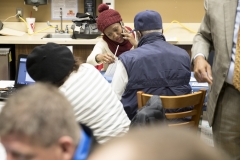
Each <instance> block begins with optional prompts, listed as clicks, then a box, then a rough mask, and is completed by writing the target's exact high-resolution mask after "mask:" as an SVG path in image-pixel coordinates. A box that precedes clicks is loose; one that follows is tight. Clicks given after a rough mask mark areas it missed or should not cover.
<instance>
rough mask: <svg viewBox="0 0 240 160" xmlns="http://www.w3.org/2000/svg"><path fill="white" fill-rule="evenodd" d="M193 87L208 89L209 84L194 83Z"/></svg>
mask: <svg viewBox="0 0 240 160" xmlns="http://www.w3.org/2000/svg"><path fill="white" fill-rule="evenodd" d="M192 86H194V87H198V86H199V87H201V86H202V87H208V83H198V82H193V83H192Z"/></svg>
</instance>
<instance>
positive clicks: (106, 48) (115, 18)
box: [87, 4, 137, 70]
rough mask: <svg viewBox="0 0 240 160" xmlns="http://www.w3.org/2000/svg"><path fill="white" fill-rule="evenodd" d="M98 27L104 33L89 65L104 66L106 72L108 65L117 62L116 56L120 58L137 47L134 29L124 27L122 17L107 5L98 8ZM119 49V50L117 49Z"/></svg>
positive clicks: (88, 60) (95, 47)
mask: <svg viewBox="0 0 240 160" xmlns="http://www.w3.org/2000/svg"><path fill="white" fill-rule="evenodd" d="M98 12H99V15H98V18H97V27H98V30H99V31H101V32H102V33H103V37H102V39H100V40H99V41H98V42H97V44H96V45H95V46H94V48H93V51H92V53H91V54H90V55H89V56H88V58H87V63H90V64H92V65H94V66H96V65H99V64H104V69H103V70H106V68H107V66H108V64H110V63H113V62H114V61H115V58H114V54H115V52H116V50H117V52H116V56H117V57H118V56H119V55H120V54H122V53H123V52H125V51H128V50H130V49H132V48H135V47H137V41H136V40H135V37H134V33H131V31H132V29H131V28H129V27H125V26H123V22H122V18H121V15H120V14H119V13H118V12H117V11H116V10H113V9H109V6H108V5H106V4H100V5H99V6H98ZM117 48H118V49H117Z"/></svg>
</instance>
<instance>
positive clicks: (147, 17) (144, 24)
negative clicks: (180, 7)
mask: <svg viewBox="0 0 240 160" xmlns="http://www.w3.org/2000/svg"><path fill="white" fill-rule="evenodd" d="M154 29H162V17H161V16H160V14H159V13H158V12H156V11H153V10H146V11H142V12H139V13H138V14H137V15H136V16H135V17H134V30H135V31H147V30H154Z"/></svg>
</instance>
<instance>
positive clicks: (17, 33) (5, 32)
mask: <svg viewBox="0 0 240 160" xmlns="http://www.w3.org/2000/svg"><path fill="white" fill-rule="evenodd" d="M0 34H2V35H5V36H23V35H24V34H25V32H22V31H17V30H14V29H10V28H3V29H2V30H0Z"/></svg>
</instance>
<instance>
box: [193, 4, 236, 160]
mask: <svg viewBox="0 0 240 160" xmlns="http://www.w3.org/2000/svg"><path fill="white" fill-rule="evenodd" d="M204 7H205V12H206V13H205V16H204V18H203V21H202V23H201V26H200V28H199V31H198V33H197V35H196V36H195V37H194V41H193V47H192V62H193V65H194V75H195V78H196V79H197V81H198V82H208V83H209V84H210V85H209V93H208V95H209V96H208V103H207V116H208V121H209V124H210V126H212V128H213V137H214V144H215V145H216V146H220V147H221V148H222V149H223V150H225V151H226V152H227V153H228V154H229V155H230V156H231V159H232V160H237V159H240V118H239V113H240V92H239V90H240V88H239V85H240V83H239V81H238V79H237V77H239V76H240V74H239V73H237V72H236V71H238V68H237V66H238V65H239V64H240V62H239V60H237V57H238V56H237V53H238V50H239V49H238V48H239V42H238V40H237V39H238V38H237V37H238V34H239V25H240V1H239V0H238V1H237V0H205V1H204ZM211 49H214V52H215V53H214V60H213V65H212V67H211V66H210V65H209V64H208V63H207V61H206V59H208V57H209V53H210V51H211ZM239 52H240V51H239Z"/></svg>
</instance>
